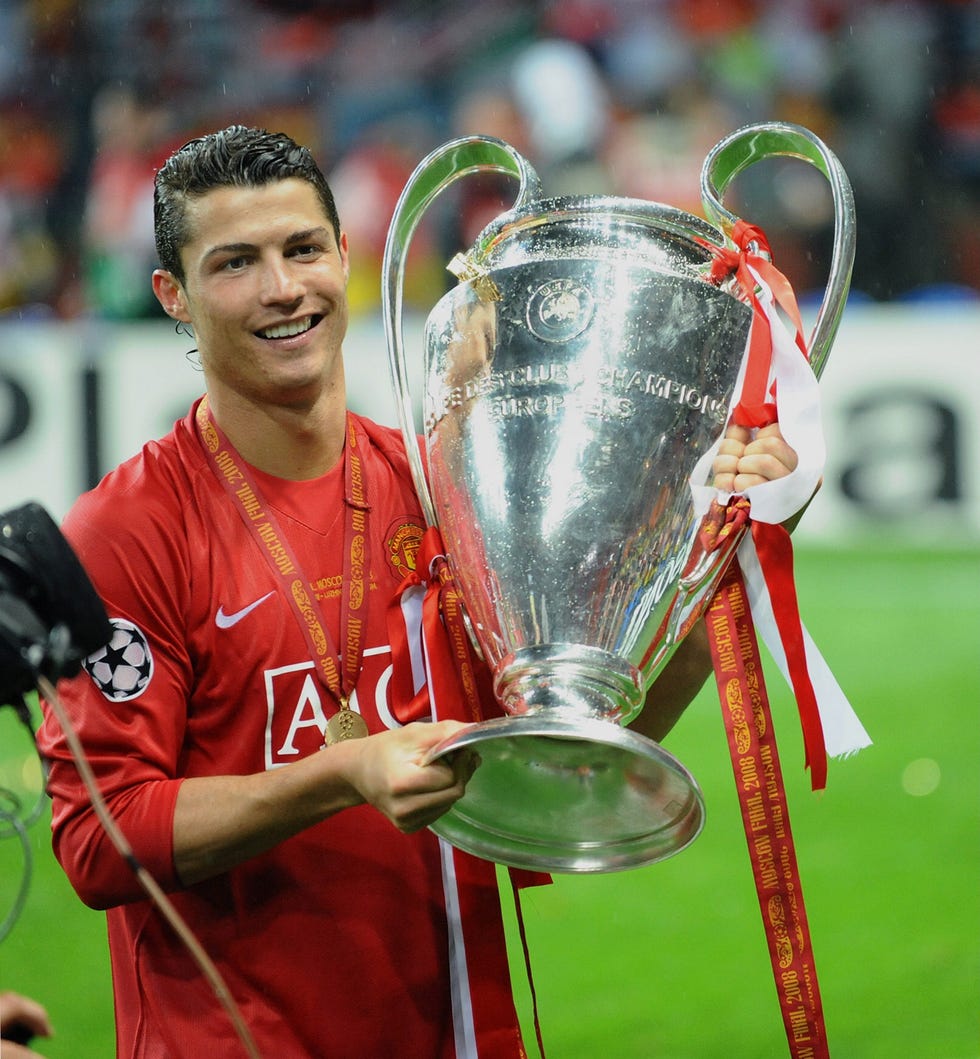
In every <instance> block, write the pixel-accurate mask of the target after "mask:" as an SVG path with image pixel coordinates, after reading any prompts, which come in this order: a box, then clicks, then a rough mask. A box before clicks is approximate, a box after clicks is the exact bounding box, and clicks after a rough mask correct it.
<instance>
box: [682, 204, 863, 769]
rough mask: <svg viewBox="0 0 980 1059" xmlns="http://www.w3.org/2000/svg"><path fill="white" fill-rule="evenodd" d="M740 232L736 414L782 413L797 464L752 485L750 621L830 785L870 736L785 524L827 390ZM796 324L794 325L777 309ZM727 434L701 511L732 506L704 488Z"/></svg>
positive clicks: (811, 472)
mask: <svg viewBox="0 0 980 1059" xmlns="http://www.w3.org/2000/svg"><path fill="white" fill-rule="evenodd" d="M733 235H734V237H735V238H736V239H738V240H740V241H741V245H742V249H741V251H740V252H735V251H731V252H728V251H723V252H719V253H718V260H717V261H716V269H715V273H714V275H715V278H716V280H720V279H721V278H722V277H723V276H724V275H735V276H736V278H737V280H738V283H739V288H740V294H741V296H742V298H743V299H744V300H745V301H746V302H747V303H749V304H750V306H751V307H752V310H753V321H752V327H751V329H750V334H749V338H748V340H747V343H746V351H745V355H744V357H743V361H742V366H741V370H740V373H739V377H738V380H737V382H736V386H735V393H734V396H733V399H732V407H731V410H730V418H731V419H732V420H733V421H734V422H737V423H739V424H740V425H744V426H749V427H753V428H757V427H760V426H764V425H765V424H766V423H767V422H772V421H774V420H775V419H778V421H779V426H780V430H781V431H782V434H783V437H784V438H785V439H786V442H787V444H789V445H790V446H791V447H792V448H793V449H794V451H795V452H796V454H797V457H798V461H799V462H798V464H797V467H796V469H795V470H794V471H793V472H792V473H790V474H788V475H786V476H785V477H783V478H778V479H775V480H774V481H770V482H764V483H762V484H761V485H756V486H753V487H752V488H750V489H747V490H745V493H744V496H745V498H746V499H747V500H748V501H749V502H750V505H751V520H752V526H751V532H747V533H746V534H745V535H744V537H743V539H742V542H741V544H740V545H739V548H738V562H739V565H740V566H741V568H742V574H743V577H744V580H745V585H746V591H747V594H748V598H749V601H750V606H751V610H752V617H753V620H754V622H755V625H756V628H757V630H758V633H759V635H760V636H761V637H762V639H763V641H764V642H765V644H766V646H767V648H768V649H769V651H770V653H771V654H772V656H773V659H774V661H775V662H776V663H777V665H778V666H779V668H780V671H781V672H782V673H783V676H784V677H785V678H786V680H787V682H788V683H789V684H790V686H791V687H792V688H793V691H794V694H795V695H796V699H797V704H798V706H799V708H800V713H801V723H802V725H803V730H804V742H805V746H806V755H807V765H808V767H809V768H810V770H811V782H812V784H813V787H814V789H819V788H822V787H823V786H824V785H825V782H826V756H827V755H829V756H830V757H841V756H846V755H848V754H851V753H854V752H855V751H857V750H860V749H861V748H862V747H865V746H868V745H870V742H871V740H870V738H869V737H868V734H867V732H866V731H865V730H864V727H863V726H862V724H861V722H860V720H859V719H858V718H857V716H856V714H855V713H854V710H853V709H852V708H851V705H850V703H849V702H848V700H847V698H846V696H845V695H844V693H843V692H842V691H841V688H840V686H839V684H838V683H837V681H836V680H835V679H834V677H833V675H832V674H831V672H830V669H829V667H828V666H827V663H826V662H825V661H824V659H823V657H822V656H821V654H820V651H819V650H818V648H817V646H816V644H815V643H814V641H813V638H812V637H811V636H810V635H809V634H808V633H807V631H806V629H805V628H804V627H803V624H802V622H801V621H800V618H799V611H798V607H797V603H796V592H795V588H794V587H793V570H792V546H791V545H790V543H789V536H788V534H787V533H786V531H785V530H784V529H783V528H782V526H781V523H783V522H785V521H786V520H787V519H788V518H790V517H791V516H792V515H794V514H795V513H796V512H798V511H799V510H800V509H801V508H802V507H803V506H804V505H805V504H806V503H807V501H808V500H809V499H810V497H811V496H812V495H813V493H814V492H815V491H816V489H817V486H818V485H819V483H820V479H821V476H822V474H823V469H824V464H825V462H826V446H825V443H824V436H823V426H822V423H821V416H820V392H819V386H818V383H817V379H816V376H815V375H814V373H813V369H812V368H811V367H810V364H809V361H808V360H807V358H806V355H805V352H804V349H805V345H804V342H803V336H802V324H801V322H800V318H799V312H798V310H797V309H796V302H795V298H794V297H793V294H792V290H791V289H790V287H789V284H788V283H787V282H786V280H785V277H783V276H782V274H781V273H780V272H778V271H777V270H776V269H775V268H774V267H773V266H772V264H771V263H770V261H769V259H768V257H767V256H766V252H765V251H766V244H765V237H764V236H763V235H762V233H761V232H760V231H759V230H758V229H756V228H752V227H751V226H748V225H744V224H743V225H741V227H737V228H736V229H735V232H734V233H733ZM780 308H781V309H782V310H783V312H784V313H785V314H786V315H787V316H788V317H789V318H790V320H791V321H792V322H793V323H794V324H795V327H796V335H795V336H793V335H791V334H790V332H789V331H788V330H787V328H786V326H785V324H784V323H783V320H782V318H781V317H780V314H779V309H780ZM722 440H723V437H722V436H719V438H718V440H717V442H716V443H715V445H714V446H713V447H712V449H711V450H710V451H709V452H707V453H706V454H705V455H704V457H702V459H701V460H700V461H699V462H698V464H697V466H696V467H695V469H694V472H693V474H692V475H691V491H692V494H693V498H694V507H695V512H696V513H697V514H699V515H704V514H706V513H707V512H708V510H709V508H710V507H711V503H712V501H717V502H718V503H719V504H721V505H723V506H724V505H726V504H727V503H728V502H729V500H731V498H732V494H731V493H726V492H724V491H722V490H718V489H715V488H714V486H711V485H705V484H704V483H705V482H707V481H709V478H710V473H711V464H712V462H713V460H714V457H715V455H716V454H717V451H718V448H719V447H720V445H721V442H722Z"/></svg>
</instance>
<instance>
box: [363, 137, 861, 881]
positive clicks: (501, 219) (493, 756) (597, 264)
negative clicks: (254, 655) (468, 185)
mask: <svg viewBox="0 0 980 1059" xmlns="http://www.w3.org/2000/svg"><path fill="white" fill-rule="evenodd" d="M779 156H792V157H796V158H799V159H803V160H805V161H806V162H809V163H811V164H812V165H813V166H815V167H816V168H817V169H818V170H819V171H820V172H821V173H822V174H823V175H824V176H825V177H826V178H827V180H828V181H829V183H830V185H831V189H832V192H833V197H834V208H835V215H836V218H835V219H836V232H835V249H834V256H833V261H832V265H831V274H830V277H829V281H828V285H827V289H826V291H825V295H824V299H823V305H822V307H821V310H820V314H819V316H818V319H817V323H816V326H815V328H814V331H813V334H812V335H811V337H810V340H809V342H808V343H805V344H804V345H805V346H806V354H807V355H808V357H809V366H808V367H807V368H806V370H807V372H809V374H810V376H811V377H813V378H814V381H815V376H816V375H818V374H819V372H820V371H821V369H822V367H823V364H824V361H825V359H826V356H827V353H828V351H829V348H830V345H831V343H832V341H833V338H834V335H835V333H836V330H837V326H838V323H839V320H840V316H841V313H842V311H843V306H844V301H845V299H846V295H847V289H848V284H849V281H850V271H851V262H852V258H853V248H854V222H853V205H852V200H851V194H850V186H849V184H848V182H847V179H846V176H845V175H844V173H843V171H842V169H841V167H840V164H839V163H838V161H837V159H836V158H835V157H834V156H833V154H832V153H831V152H830V151H829V150H828V149H827V148H826V147H825V145H824V144H823V143H821V142H820V141H819V140H818V139H817V138H816V137H815V136H814V135H813V134H812V133H810V132H809V131H807V130H805V129H802V128H800V127H799V126H794V125H784V124H764V125H756V126H751V127H748V128H745V129H742V130H740V131H738V132H736V133H733V134H732V135H731V136H730V137H728V138H727V139H726V140H724V141H722V142H721V143H720V144H718V145H717V146H716V147H715V148H714V149H713V151H712V152H711V153H710V154H709V156H708V158H707V159H706V160H705V165H704V169H703V172H702V197H703V201H704V206H705V212H706V214H707V216H708V217H709V218H710V220H704V219H702V218H699V217H696V216H693V215H691V214H688V213H686V212H683V211H681V210H679V209H675V208H673V207H671V206H667V205H662V204H659V203H654V202H646V201H637V200H632V199H625V198H610V197H591V196H584V197H562V198H551V199H548V198H542V195H541V189H540V185H539V181H538V178H537V175H536V174H535V172H534V170H533V169H532V168H531V166H530V165H529V164H528V162H527V161H526V160H525V159H524V158H523V157H521V155H520V154H518V153H517V152H516V151H515V150H514V149H513V148H512V147H510V146H509V145H507V144H505V143H503V142H501V141H499V140H495V139H491V138H487V137H480V136H476V137H468V138H463V139H458V140H454V141H452V142H450V143H447V144H445V145H444V146H442V147H441V148H439V149H437V150H435V151H433V152H432V153H431V154H430V155H429V156H428V157H427V158H426V159H425V160H424V161H423V162H422V163H420V165H419V166H418V167H417V169H416V170H415V172H414V174H413V175H412V177H411V178H410V180H409V182H408V183H407V185H406V187H405V189H404V191H403V193H402V196H401V199H400V201H399V204H398V206H397V208H396V210H395V214H394V217H393V219H392V222H391V227H390V230H389V234H388V244H387V247H386V252H385V262H384V270H383V272H384V274H383V297H384V303H385V326H386V333H387V338H388V348H389V354H390V360H391V366H392V374H393V379H394V387H395V391H396V398H397V401H398V406H399V413H400V418H401V425H402V430H403V432H404V434H405V438H406V448H407V450H408V454H409V459H410V463H411V465H412V473H413V477H414V480H415V484H416V488H417V491H418V493H419V495H420V498H421V502H422V506H423V511H424V513H425V516H426V519H427V521H428V523H429V527H430V531H431V532H437V533H438V551H439V552H440V553H444V557H445V562H446V563H447V565H448V574H446V575H445V577H446V578H451V581H452V585H453V588H454V592H455V593H456V596H457V597H458V603H459V609H460V610H461V612H462V614H463V615H464V616H465V621H464V627H465V628H466V629H467V630H468V635H469V636H470V637H472V641H473V644H474V647H475V649H476V651H477V652H478V653H479V654H480V655H481V656H482V658H483V659H484V660H485V662H486V663H487V665H488V667H489V670H490V672H491V674H492V678H493V689H494V694H495V696H496V698H497V700H498V701H499V703H500V704H501V706H502V710H503V713H504V716H502V717H496V718H492V719H488V720H481V721H479V722H478V723H476V724H474V725H472V726H471V727H469V728H468V729H466V730H465V731H464V732H462V733H461V734H460V735H459V736H457V737H455V738H454V739H451V740H449V741H448V742H447V743H446V744H444V745H443V746H441V747H440V748H439V753H444V754H452V753H453V752H455V751H457V750H459V749H461V748H463V747H471V748H473V750H475V751H476V753H478V754H479V757H480V761H481V764H480V767H479V768H478V769H477V771H476V773H475V775H474V776H473V778H472V780H471V781H470V783H469V785H468V787H467V791H466V794H465V796H464V797H463V798H462V799H460V801H459V802H457V803H456V805H455V806H454V807H453V809H451V810H450V811H449V812H447V813H446V814H445V815H444V816H443V817H441V818H440V819H439V820H438V821H437V822H436V824H435V825H433V830H435V831H436V832H437V833H438V834H439V835H441V836H442V837H444V838H446V839H447V840H448V841H450V842H451V843H453V844H454V845H456V846H458V847H459V848H461V849H464V850H466V851H468V852H471V853H474V854H476V855H478V856H481V857H484V858H487V859H491V860H496V861H499V862H502V863H505V864H510V865H514V866H517V867H523V868H530V869H536V870H544V871H559V872H561V871H566V872H604V871H616V870H620V869H625V868H631V867H634V866H637V865H641V864H647V863H650V862H653V861H657V860H660V859H662V858H664V857H667V856H670V855H672V854H674V853H676V852H678V851H679V850H681V849H683V848H684V847H685V846H687V845H688V844H689V843H690V842H692V841H693V840H694V839H695V838H696V836H697V835H698V833H699V832H700V830H701V828H702V824H703V816H704V801H703V797H702V794H701V791H700V789H699V787H698V784H697V782H696V780H695V779H694V777H693V776H692V775H691V773H690V772H689V771H688V770H687V769H686V768H685V767H684V766H683V765H682V764H681V762H680V761H678V760H677V759H676V758H675V757H674V756H673V755H671V754H670V753H668V752H667V751H666V750H664V749H663V747H661V746H660V745H659V744H657V743H655V742H653V741H652V740H650V739H647V738H644V737H642V736H640V735H639V734H637V733H635V732H633V731H632V730H630V729H629V728H627V727H626V725H627V724H628V723H629V722H630V721H631V720H632V719H633V718H635V717H636V716H637V715H638V714H639V712H640V711H641V709H642V708H643V704H644V699H645V696H646V694H647V691H648V689H649V688H650V687H651V685H652V684H653V682H654V680H655V679H656V677H657V676H658V674H659V673H660V672H661V671H662V670H663V668H664V666H665V665H666V664H667V662H668V661H669V659H670V657H671V656H672V654H673V652H674V650H675V649H676V648H677V646H678V644H679V643H680V642H681V641H682V640H683V638H684V636H685V635H686V633H687V632H688V631H689V629H690V628H691V626H692V625H693V624H694V623H695V622H696V621H697V620H698V619H699V618H701V617H703V615H704V613H705V610H706V608H707V607H708V605H709V604H710V602H711V600H712V599H713V597H714V595H715V592H716V590H717V589H718V587H719V584H720V583H721V580H722V577H723V576H724V575H725V573H726V570H727V568H728V567H729V565H730V563H731V560H732V558H733V556H734V554H735V550H736V547H737V546H738V544H739V541H740V535H739V533H737V532H736V533H731V534H729V535H728V537H727V539H726V540H725V541H724V543H723V544H722V545H721V546H720V547H719V546H717V545H718V542H719V540H720V539H721V538H719V539H716V540H715V542H714V546H713V547H711V548H705V547H703V537H704V534H703V532H702V529H703V517H702V516H703V515H704V514H705V509H706V506H707V505H704V504H702V505H700V506H699V503H698V501H697V489H696V488H694V486H702V485H704V483H705V482H706V476H707V471H706V470H705V468H706V466H707V468H710V459H711V455H712V453H713V451H714V449H715V448H716V447H717V445H718V443H719V441H720V439H721V437H722V435H723V432H724V430H725V427H726V424H727V423H728V422H729V419H730V417H731V413H732V409H733V406H735V405H737V404H738V402H739V401H741V402H742V404H745V402H746V395H747V390H748V387H749V385H750V382H751V378H750V377H751V376H752V374H753V372H754V373H755V374H756V375H757V374H758V371H759V368H758V364H756V365H755V366H754V367H753V364H752V363H751V356H752V354H751V350H752V348H753V347H754V346H755V344H756V343H755V341H754V339H752V336H753V335H754V334H755V333H756V327H755V324H756V319H757V317H758V316H759V315H760V313H764V312H765V308H764V307H762V308H760V303H759V300H758V299H757V298H756V295H755V294H754V288H755V286H756V281H755V278H753V277H755V272H752V271H751V270H752V269H753V268H755V267H756V265H758V268H759V269H762V268H763V267H764V264H765V260H766V257H767V255H766V253H765V249H766V248H765V247H764V246H760V243H759V240H760V239H761V238H762V237H761V233H758V230H757V229H752V228H750V227H749V226H746V225H745V224H744V223H743V222H741V221H740V220H739V218H737V217H736V216H734V215H733V214H731V213H730V212H729V211H728V210H727V209H726V208H725V207H724V206H723V205H722V198H723V195H724V192H725V190H726V189H727V187H728V185H729V183H730V182H731V181H732V180H733V179H734V178H735V177H736V176H737V175H738V174H739V173H740V172H742V171H743V170H744V169H745V168H747V167H748V166H750V165H753V164H754V163H756V162H758V161H761V160H765V159H769V158H774V157H779ZM481 172H492V173H498V174H505V175H508V176H510V177H512V178H513V179H514V180H515V181H516V182H517V184H518V192H517V196H516V200H515V202H514V205H513V207H512V209H510V210H509V211H507V212H505V213H503V214H502V215H501V216H498V217H497V218H496V219H495V220H493V221H492V222H491V223H490V224H489V225H487V227H486V228H485V229H484V230H483V231H482V233H481V234H480V235H479V237H478V238H477V240H476V242H475V244H474V245H473V246H472V247H471V248H470V249H469V250H468V251H466V252H465V253H462V254H459V255H457V257H456V258H455V259H454V260H453V262H452V263H451V264H450V269H451V271H452V272H453V273H454V274H455V275H456V276H457V278H458V279H459V283H458V285H457V286H455V287H454V288H453V289H452V290H451V291H450V292H449V293H447V294H446V295H445V296H444V297H443V298H442V299H441V300H440V301H439V302H438V304H437V305H436V306H435V307H434V308H433V309H432V311H431V313H430V315H429V317H428V321H427V324H426V328H425V350H424V408H423V419H424V428H423V434H424V444H425V451H426V457H427V463H428V474H426V473H425V469H424V467H423V463H422V459H421V456H420V454H419V452H418V449H417V445H416V443H415V436H416V428H415V423H414V414H413V400H412V394H411V393H410V388H409V384H408V381H407V380H408V377H409V375H408V369H407V363H406V356H405V350H404V344H403V337H402V319H401V317H402V290H403V285H404V273H405V264H406V258H407V253H408V248H409V244H410V241H411V238H412V235H413V233H414V231H415V229H416V227H417V225H418V223H419V221H420V220H421V218H422V216H423V214H424V213H425V211H426V209H427V208H428V206H429V205H430V204H431V202H432V200H433V199H434V198H435V197H436V196H437V195H439V194H440V193H441V192H442V191H443V190H444V189H445V188H446V187H448V186H449V185H450V184H452V183H454V182H455V181H456V180H458V179H460V178H462V177H465V176H468V175H470V174H475V173H481ZM766 289H767V290H768V289H769V287H768V286H767V287H766ZM800 337H801V341H802V336H800ZM790 344H791V345H792V342H791V343H790ZM796 357H797V359H798V360H799V361H800V362H801V363H803V364H804V365H805V364H806V360H807V356H806V355H804V354H803V351H802V347H801V349H800V350H798V351H797V354H796ZM772 359H773V358H772V357H770V359H769V360H767V361H766V364H765V366H764V368H763V369H762V370H763V384H764V385H763V387H762V392H763V396H766V394H767V393H768V389H767V388H768V387H769V383H770V379H769V377H768V376H769V372H768V369H769V367H770V361H772ZM782 386H783V383H782V382H780V395H781V394H782ZM781 411H782V409H781ZM781 423H782V419H781ZM785 426H786V429H785V430H784V433H785V434H786V436H787V440H788V441H790V443H793V438H792V431H791V429H790V427H789V424H785ZM705 461H707V464H706V463H705ZM804 462H805V461H804ZM699 474H700V475H702V477H701V478H700V481H699V480H698V475H699ZM818 475H819V472H818ZM815 482H816V479H815V478H814V479H813V481H808V482H803V483H802V486H800V488H803V489H805V490H809V491H811V492H812V489H813V487H814V485H815ZM770 484H772V483H770ZM808 495H809V493H807V496H808ZM803 499H804V501H805V499H806V496H804V498H803ZM797 509H798V508H797V507H793V508H792V509H791V511H789V512H787V515H788V514H791V513H793V511H795V510H797ZM783 517H785V516H783ZM722 536H723V537H724V535H722ZM440 557H441V556H440ZM421 576H422V577H423V578H424V577H425V576H426V572H425V571H424V570H422V571H421ZM654 694H655V689H654ZM433 706H434V714H435V715H436V716H439V712H438V702H436V703H434V704H433Z"/></svg>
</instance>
